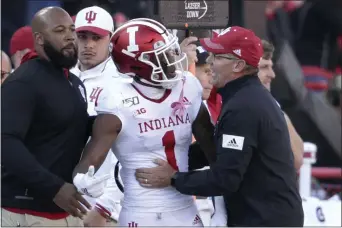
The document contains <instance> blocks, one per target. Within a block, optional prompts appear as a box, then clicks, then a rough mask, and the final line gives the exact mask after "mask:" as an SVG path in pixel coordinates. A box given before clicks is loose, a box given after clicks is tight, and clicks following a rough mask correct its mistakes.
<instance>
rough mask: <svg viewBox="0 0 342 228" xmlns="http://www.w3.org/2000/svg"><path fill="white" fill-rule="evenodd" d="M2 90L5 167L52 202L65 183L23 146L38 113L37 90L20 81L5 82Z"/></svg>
mask: <svg viewBox="0 0 342 228" xmlns="http://www.w3.org/2000/svg"><path fill="white" fill-rule="evenodd" d="M1 90H2V91H1V108H2V110H1V115H2V116H1V125H2V126H1V127H2V129H1V130H2V131H1V141H2V165H3V166H4V167H5V170H6V172H8V173H9V174H10V175H13V176H15V177H17V178H18V179H20V181H21V183H22V184H24V185H26V186H27V187H29V188H31V189H34V190H35V191H36V192H39V193H41V194H42V195H45V196H47V197H48V198H51V199H52V198H53V197H54V196H55V195H56V193H57V192H58V191H59V189H60V187H61V186H62V185H63V184H64V181H63V180H62V179H61V178H59V177H58V176H56V175H54V174H52V173H51V172H49V170H47V169H45V168H44V167H43V166H42V165H41V164H40V163H39V162H38V161H37V160H36V159H35V157H34V156H33V154H31V153H30V151H29V150H28V149H27V147H26V146H25V144H24V140H25V137H26V134H27V132H28V129H29V127H30V124H31V122H32V119H33V114H34V112H35V105H36V98H35V94H34V91H33V90H32V89H31V88H30V86H29V85H27V84H25V83H22V82H18V81H11V82H8V83H4V84H3V86H2V89H1Z"/></svg>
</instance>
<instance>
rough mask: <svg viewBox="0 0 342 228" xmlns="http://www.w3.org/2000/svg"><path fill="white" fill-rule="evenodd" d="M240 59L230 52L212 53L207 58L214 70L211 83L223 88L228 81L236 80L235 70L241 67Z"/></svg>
mask: <svg viewBox="0 0 342 228" xmlns="http://www.w3.org/2000/svg"><path fill="white" fill-rule="evenodd" d="M239 61H240V59H238V58H236V57H235V56H233V55H230V54H212V53H211V54H210V56H209V57H208V59H207V62H208V63H209V64H210V66H211V69H212V71H213V77H212V81H211V84H212V85H213V86H215V87H216V88H222V87H224V86H225V85H226V84H227V83H228V82H230V81H232V80H234V72H236V71H237V70H240V68H241V67H240V65H241V64H239ZM241 61H243V60H241ZM241 69H242V68H241Z"/></svg>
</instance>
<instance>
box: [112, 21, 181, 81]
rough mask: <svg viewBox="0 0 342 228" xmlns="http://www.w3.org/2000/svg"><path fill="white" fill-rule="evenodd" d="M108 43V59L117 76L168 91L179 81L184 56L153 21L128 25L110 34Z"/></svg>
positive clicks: (164, 30)
mask: <svg viewBox="0 0 342 228" xmlns="http://www.w3.org/2000/svg"><path fill="white" fill-rule="evenodd" d="M112 43H113V50H112V57H113V59H114V62H115V64H116V65H117V68H118V71H119V72H120V73H123V74H126V75H129V76H132V77H138V78H139V80H141V81H142V82H145V83H147V84H152V85H159V86H162V87H164V88H172V87H173V86H174V85H175V84H176V82H178V81H179V80H181V79H182V78H183V73H184V70H183V64H185V67H187V58H186V54H185V53H182V52H181V50H180V47H179V44H178V38H177V37H176V36H174V35H172V34H171V33H170V32H169V31H168V30H167V29H166V28H165V27H164V26H163V25H162V24H160V23H159V22H157V21H155V20H152V19H147V18H138V19H133V20H130V21H128V22H127V23H125V24H123V25H122V26H121V27H119V28H118V29H117V30H116V31H115V32H114V35H113V37H112Z"/></svg>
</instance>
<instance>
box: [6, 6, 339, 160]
mask: <svg viewBox="0 0 342 228" xmlns="http://www.w3.org/2000/svg"><path fill="white" fill-rule="evenodd" d="M152 2H153V1H146V0H139V1H134V0H125V1H120V0H112V1H109V0H108V1H100V0H97V1H85V0H84V1H22V0H20V1H18V4H20V5H21V7H17V5H18V4H16V0H12V1H5V2H3V3H2V4H3V9H6V10H2V22H1V23H2V26H1V27H2V44H1V46H2V47H1V49H2V50H3V52H2V54H1V79H2V80H4V79H5V78H6V77H7V76H9V74H10V72H11V71H12V70H15V69H16V68H17V67H18V66H19V65H20V61H21V58H22V57H23V56H24V55H25V54H26V53H27V52H28V51H29V49H33V40H32V39H31V37H32V36H30V34H31V33H32V31H31V29H30V27H29V22H30V21H31V19H32V16H33V14H34V13H35V12H37V10H38V9H41V8H43V7H46V6H61V7H63V8H64V9H66V10H67V11H68V12H69V14H70V15H75V14H76V13H77V12H78V11H79V10H80V9H81V8H84V7H87V6H90V5H94V4H95V5H96V4H97V5H99V6H101V7H103V8H105V9H106V10H107V11H108V12H110V13H111V15H112V16H113V20H114V22H115V28H117V27H118V26H120V25H121V24H123V23H124V22H125V21H127V20H128V19H132V18H137V17H149V16H150V15H152V14H153V12H152V11H153V10H154V9H153V7H152ZM132 5H134V6H135V7H132ZM14 11H15V13H14ZM341 12H342V3H341V1H334V0H331V1H322V0H321V1H319V0H315V1H314V0H310V1H269V2H268V3H267V5H266V8H265V23H266V24H267V31H268V39H269V40H270V41H271V42H272V43H273V44H274V45H275V47H276V49H277V47H279V46H281V42H282V41H283V40H284V39H286V40H287V41H288V43H289V45H290V47H291V48H292V49H293V52H294V54H295V56H296V58H297V60H298V62H299V63H300V65H301V66H302V70H303V75H304V81H305V84H304V85H305V87H306V88H307V89H308V90H309V91H313V92H315V93H319V94H322V95H323V97H324V98H325V99H326V101H327V102H328V103H329V104H330V105H331V107H334V108H335V111H336V112H338V113H340V111H341V108H340V99H341V66H342V25H341V22H342V19H341V16H342V13H341ZM244 13H245V14H246V13H249V12H244ZM241 14H242V12H241ZM16 15H23V16H22V17H17V16H16ZM232 23H233V24H234V21H233V22H232ZM210 33H211V31H209V30H204V31H203V30H201V31H197V34H196V32H195V34H193V35H195V36H197V37H205V36H206V35H207V34H210ZM214 34H215V32H214ZM177 35H178V36H179V37H180V41H181V40H182V36H183V35H184V34H183V32H182V31H178V34H177ZM10 61H11V63H12V64H8V63H9V62H10ZM202 62H203V61H202ZM198 67H205V66H198ZM274 77H275V76H274V75H273V76H272V75H271V76H270V79H269V80H270V82H271V81H272V80H273V78H274ZM280 103H281V102H280ZM338 116H339V117H341V116H340V114H339V115H338ZM294 125H295V127H296V123H294ZM304 138H305V137H304ZM319 152H320V153H334V152H329V151H328V152H326V151H322V152H321V151H319ZM339 158H340V159H341V157H339ZM325 163H327V164H328V165H329V161H328V162H325ZM332 163H334V162H332Z"/></svg>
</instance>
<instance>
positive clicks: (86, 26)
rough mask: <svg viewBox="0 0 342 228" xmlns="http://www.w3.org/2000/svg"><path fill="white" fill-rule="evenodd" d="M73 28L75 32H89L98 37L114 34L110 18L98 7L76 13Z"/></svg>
mask: <svg viewBox="0 0 342 228" xmlns="http://www.w3.org/2000/svg"><path fill="white" fill-rule="evenodd" d="M75 27H76V32H81V31H89V32H93V33H95V34H98V35H100V36H106V35H108V34H109V33H110V34H113V32H114V22H113V18H112V16H110V14H109V13H108V12H107V11H106V10H104V9H102V8H100V7H98V6H92V7H87V8H84V9H82V10H81V11H80V12H78V13H77V15H76V20H75Z"/></svg>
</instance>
